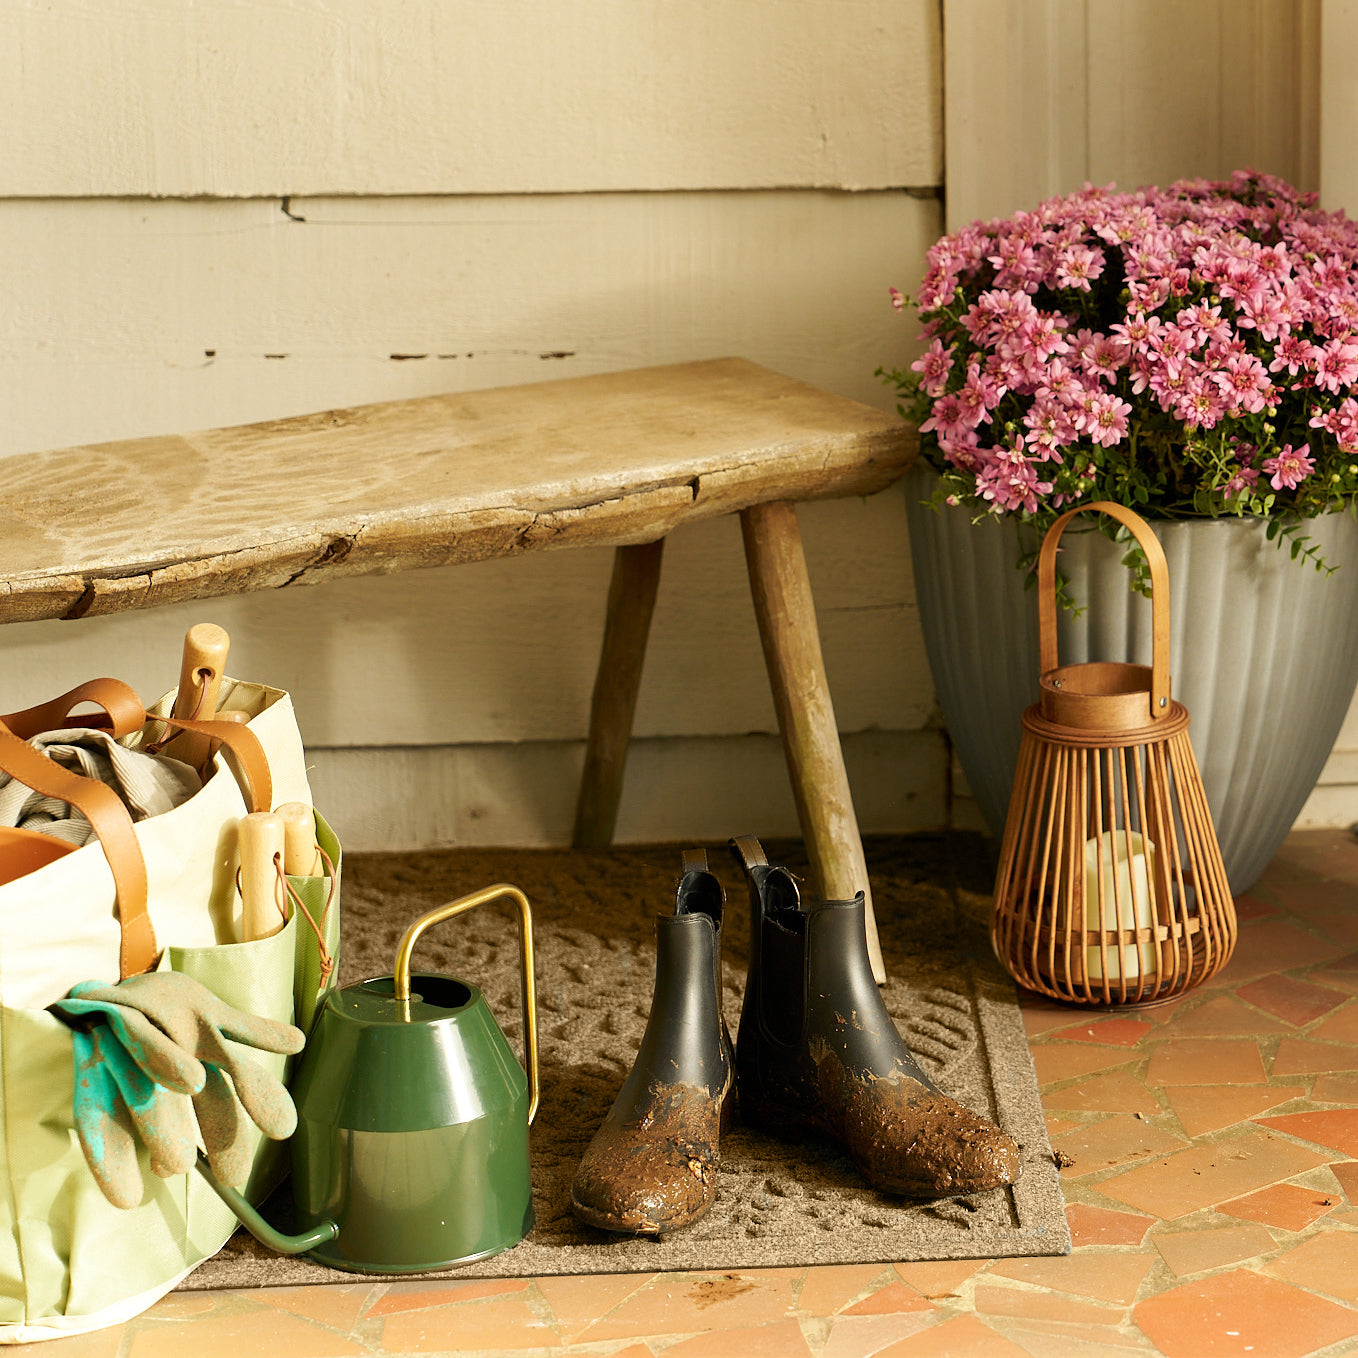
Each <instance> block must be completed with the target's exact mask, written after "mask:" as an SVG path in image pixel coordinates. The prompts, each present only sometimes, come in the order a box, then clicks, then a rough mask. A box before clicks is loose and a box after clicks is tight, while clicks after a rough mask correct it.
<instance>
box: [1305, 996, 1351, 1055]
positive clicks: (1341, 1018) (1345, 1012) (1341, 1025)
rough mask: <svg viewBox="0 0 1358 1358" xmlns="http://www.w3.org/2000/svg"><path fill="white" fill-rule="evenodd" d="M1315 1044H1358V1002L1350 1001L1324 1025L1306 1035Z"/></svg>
mask: <svg viewBox="0 0 1358 1358" xmlns="http://www.w3.org/2000/svg"><path fill="white" fill-rule="evenodd" d="M1306 1036H1307V1037H1309V1038H1310V1039H1311V1040H1312V1041H1313V1042H1351V1043H1355V1044H1358V1000H1350V1001H1349V1002H1348V1003H1347V1004H1346V1005H1344V1007H1343V1008H1342V1009H1338V1010H1336V1011H1335V1012H1334V1013H1333V1014H1331V1015H1330V1017H1329V1018H1327V1019H1326V1020H1325V1022H1324V1023H1322V1024H1320V1025H1318V1026H1317V1027H1315V1028H1312V1029H1311V1031H1310V1032H1309V1033H1307V1034H1306Z"/></svg>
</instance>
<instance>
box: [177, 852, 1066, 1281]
mask: <svg viewBox="0 0 1358 1358" xmlns="http://www.w3.org/2000/svg"><path fill="white" fill-rule="evenodd" d="M765 848H766V849H767V850H768V852H769V858H770V861H771V862H775V863H778V862H781V863H785V864H787V865H788V866H790V867H792V868H793V870H794V871H797V872H798V873H799V875H804V874H805V863H806V858H805V855H804V853H803V852H802V848H801V845H800V844H797V843H795V842H787V841H780V842H769V843H767V844H766V845H765ZM865 848H866V850H867V856H868V865H869V873H870V877H871V881H872V886H873V898H874V906H875V909H876V912H877V919H878V927H879V931H880V936H881V941H882V951H883V955H884V957H885V960H886V965H887V969H888V972H889V980H888V983H887V986H886V988H885V991H884V995H885V999H886V1003H887V1007H888V1009H889V1010H890V1011H891V1014H892V1017H893V1018H894V1019H895V1020H896V1023H897V1025H898V1026H899V1027H900V1029H901V1031H902V1032H903V1033H904V1034H905V1035H906V1038H907V1040H908V1041H909V1043H910V1045H911V1047H912V1048H913V1050H914V1052H915V1054H916V1055H917V1056H918V1057H919V1059H920V1061H921V1063H922V1064H923V1065H924V1067H925V1069H926V1070H928V1071H929V1073H930V1075H931V1076H933V1078H934V1079H935V1081H936V1083H937V1084H938V1085H939V1087H940V1088H941V1089H942V1090H943V1091H944V1092H945V1093H947V1094H951V1095H952V1096H953V1097H954V1098H957V1099H959V1100H961V1102H963V1103H964V1104H966V1105H967V1106H968V1107H970V1108H972V1109H975V1110H976V1111H977V1112H981V1113H984V1114H986V1115H987V1116H989V1117H990V1118H991V1119H993V1120H994V1121H996V1122H998V1123H999V1125H1000V1126H1002V1127H1003V1128H1004V1129H1005V1130H1006V1131H1008V1132H1009V1133H1010V1134H1011V1135H1012V1136H1013V1137H1014V1138H1015V1140H1016V1141H1018V1142H1019V1143H1020V1145H1021V1146H1022V1147H1023V1174H1022V1177H1021V1178H1020V1180H1019V1182H1018V1183H1017V1185H1015V1186H1014V1187H1013V1188H1010V1189H996V1190H992V1191H990V1192H986V1193H979V1194H975V1195H973V1196H970V1197H959V1198H952V1199H947V1200H944V1201H940V1202H933V1203H920V1202H909V1201H905V1200H902V1199H899V1198H892V1197H887V1196H885V1195H883V1194H880V1193H877V1192H874V1191H873V1190H872V1189H870V1188H868V1187H867V1186H866V1185H865V1184H864V1183H863V1182H862V1180H861V1179H859V1177H858V1175H857V1173H856V1172H855V1171H854V1168H853V1165H852V1163H851V1162H850V1161H849V1159H848V1158H847V1157H846V1156H844V1155H842V1154H841V1153H839V1152H838V1151H836V1150H835V1149H834V1148H833V1147H832V1146H829V1145H827V1144H825V1143H823V1142H811V1141H792V1140H789V1141H784V1140H780V1139H776V1138H773V1137H770V1136H767V1135H764V1134H762V1133H759V1132H755V1131H753V1130H752V1129H750V1128H748V1127H745V1126H742V1125H740V1124H739V1123H737V1125H736V1127H735V1128H734V1129H733V1130H732V1131H731V1132H729V1133H728V1134H727V1136H725V1137H724V1138H723V1139H722V1145H721V1155H722V1164H721V1171H720V1178H719V1180H718V1184H719V1191H718V1196H717V1201H716V1203H715V1204H714V1205H713V1207H712V1209H711V1211H710V1212H709V1213H708V1214H707V1216H706V1217H704V1218H703V1219H701V1220H700V1221H698V1222H697V1223H695V1224H694V1225H693V1226H691V1227H689V1228H688V1229H686V1230H683V1231H679V1232H675V1233H674V1234H672V1235H667V1236H664V1237H662V1238H660V1239H659V1240H655V1239H629V1238H615V1237H613V1236H610V1235H608V1234H607V1233H605V1232H602V1231H596V1230H593V1229H592V1228H590V1227H587V1226H584V1225H582V1224H581V1223H579V1222H578V1221H576V1219H575V1218H574V1217H573V1216H572V1215H571V1213H570V1209H569V1205H568V1204H569V1196H570V1184H571V1179H572V1177H573V1176H574V1174H575V1170H576V1167H577V1165H578V1164H579V1162H580V1157H581V1156H582V1155H583V1154H584V1150H585V1147H586V1146H587V1145H588V1144H589V1140H590V1138H591V1137H592V1136H593V1134H594V1131H595V1129H596V1127H597V1126H598V1124H599V1123H600V1122H601V1121H602V1120H603V1117H604V1114H605V1113H606V1112H607V1111H608V1109H609V1107H610V1106H611V1105H612V1102H613V1098H614V1096H615V1094H616V1093H617V1091H618V1089H619V1088H620V1087H621V1085H622V1081H623V1079H624V1078H625V1077H626V1075H627V1072H628V1070H629V1069H630V1068H631V1063H632V1058H633V1056H634V1054H635V1052H636V1049H637V1046H638V1044H639V1043H640V1040H641V1035H642V1032H643V1030H644V1028H645V1026H646V1019H647V1016H648V1014H649V1012H650V1003H651V990H652V985H653V982H654V975H655V952H654V946H655V945H654V925H653V922H652V921H653V919H654V917H655V915H656V914H658V913H661V912H668V911H669V910H670V909H671V908H672V905H673V900H674V887H675V884H676V882H677V880H678V873H679V854H680V850H679V848H678V847H674V846H668V845H666V846H661V847H639V848H625V849H613V850H604V851H594V852H583V851H575V850H564V849H562V850H555V849H534V850H514V849H501V850H490V849H455V850H448V851H443V852H434V853H421V854H355V855H353V856H352V857H351V858H347V859H346V861H345V867H344V901H343V904H344V921H343V940H344V943H343V953H344V955H343V961H342V965H341V979H342V981H343V983H344V984H348V983H350V982H352V981H356V980H361V979H364V978H366V977H369V976H379V975H387V974H389V973H390V972H391V970H392V967H393V958H394V954H395V950H396V944H397V940H398V939H399V938H400V936H401V933H402V932H403V931H404V929H405V927H406V925H407V924H408V923H409V922H410V921H411V920H413V919H415V918H416V917H417V916H418V915H420V914H422V913H424V912H425V911H427V910H429V909H431V908H433V907H434V906H437V905H441V904H442V903H443V902H445V901H448V900H451V899H453V898H454V897H457V896H460V895H463V894H465V893H467V892H469V891H474V890H477V889H479V888H480V887H483V886H488V885H490V884H491V883H493V882H511V883H513V884H514V885H516V886H518V887H520V888H521V889H522V890H523V891H524V892H525V893H526V894H527V896H528V898H529V900H530V901H531V902H532V905H533V911H534V934H535V942H536V952H537V965H536V976H537V992H538V1010H539V1013H538V1025H539V1041H540V1049H541V1050H540V1060H541V1075H542V1103H541V1107H540V1108H539V1110H538V1115H537V1119H536V1121H535V1122H534V1125H533V1131H532V1156H533V1200H534V1206H535V1210H536V1213H537V1227H536V1229H535V1230H534V1231H533V1232H532V1234H531V1235H529V1236H528V1238H527V1239H526V1240H524V1241H523V1242H522V1243H521V1244H520V1245H518V1246H517V1247H516V1248H514V1249H512V1250H509V1251H507V1252H506V1253H504V1254H501V1255H498V1256H496V1257H495V1258H493V1259H488V1260H484V1261H482V1262H481V1263H479V1264H473V1265H470V1266H468V1267H465V1268H462V1269H458V1270H457V1271H456V1276H459V1277H510V1276H539V1275H545V1274H560V1273H625V1272H633V1271H644V1272H652V1271H670V1270H688V1269H736V1268H755V1267H775V1266H783V1267H787V1266H805V1265H811V1264H845V1263H879V1262H880V1263H886V1262H902V1261H906V1260H917V1259H973V1258H996V1257H1001V1256H1013V1255H1037V1254H1064V1253H1066V1252H1068V1251H1069V1249H1070V1234H1069V1230H1068V1228H1067V1225H1066V1218H1065V1212H1064V1209H1063V1203H1062V1197H1061V1188H1060V1183H1059V1180H1058V1177H1057V1171H1056V1167H1055V1165H1054V1164H1053V1162H1052V1155H1051V1147H1050V1145H1049V1143H1048V1140H1047V1131H1046V1125H1045V1123H1044V1121H1043V1117H1042V1106H1041V1103H1040V1100H1039V1098H1038V1091H1037V1082H1036V1079H1035V1077H1034V1073H1033V1064H1032V1059H1031V1057H1030V1056H1029V1052H1028V1043H1027V1041H1026V1039H1025V1037H1024V1029H1023V1023H1022V1019H1021V1017H1020V1014H1019V1009H1018V1004H1017V1001H1016V997H1015V992H1014V987H1013V984H1012V982H1011V981H1010V980H1009V978H1008V976H1007V975H1006V974H1005V973H1004V972H1003V970H1001V968H1000V967H999V965H998V963H997V962H996V961H995V959H994V956H993V954H992V953H991V950H990V944H989V939H988V935H987V928H988V911H989V904H990V897H989V892H990V887H991V882H992V880H993V879H992V873H993V865H994V848H993V845H992V843H991V842H990V841H988V840H985V839H983V838H981V837H980V836H977V835H961V834H951V835H932V836H892V837H870V838H869V839H868V840H867V841H866V843H865ZM708 854H709V861H710V866H711V867H712V868H713V870H714V871H715V872H716V873H717V875H718V876H719V877H720V878H721V880H722V882H723V883H724V885H725V886H726V925H725V931H724V957H723V966H722V971H723V989H724V997H723V998H724V1003H725V1009H726V1016H727V1021H728V1023H729V1024H730V1027H731V1031H732V1032H733V1033H734V1032H735V1031H736V1027H737V1021H738V1019H739V1015H740V999H741V994H742V990H743V986H744V979H745V966H746V960H747V957H748V946H749V906H748V895H747V892H746V889H745V886H744V878H743V876H742V874H741V872H740V870H739V868H738V867H737V866H736V864H735V862H734V861H733V860H732V859H731V858H730V856H729V854H728V852H727V850H726V849H725V848H724V847H721V848H709V851H708ZM515 918H516V916H515V914H514V912H513V909H512V907H510V906H509V905H508V904H504V905H493V906H485V907H483V908H481V909H479V910H474V911H472V912H470V913H469V914H467V915H463V916H460V917H459V918H457V919H455V920H452V921H449V922H447V923H445V924H442V925H439V926H437V927H435V928H434V929H432V930H430V931H429V932H428V933H427V934H425V936H424V938H423V939H422V940H421V943H420V945H419V947H418V949H417V951H416V955H415V959H414V969H415V970H416V971H436V972H445V973H448V974H451V975H453V976H456V977H458V978H460V979H462V980H464V981H468V982H471V983H472V984H474V985H477V986H480V987H481V989H482V990H483V991H484V992H485V995H486V998H487V1001H488V1003H489V1004H490V1007H491V1009H492V1011H493V1012H494V1014H495V1015H496V1018H497V1019H498V1021H499V1022H500V1025H501V1027H502V1028H503V1029H504V1030H505V1033H506V1035H507V1036H508V1038H509V1040H510V1043H511V1045H513V1047H514V1048H515V1050H516V1051H522V1047H521V1045H520V1035H521V1028H522V1025H521V1021H520V1018H519V1012H518V1009H519V980H518V971H517V967H518V953H517V949H518V936H517V929H516V924H515ZM287 1209H288V1200H287V1190H286V1185H285V1187H284V1189H283V1190H282V1191H281V1192H280V1193H279V1194H276V1195H275V1199H274V1201H273V1202H272V1203H270V1204H269V1205H268V1207H267V1209H266V1214H268V1215H270V1216H271V1219H273V1220H275V1221H276V1222H277V1224H278V1225H280V1226H282V1227H285V1228H287V1227H288V1225H289V1223H288V1222H287V1220H286V1217H287ZM404 1276H406V1277H410V1276H412V1275H408V1274H407V1275H404ZM413 1276H420V1275H413ZM444 1276H447V1275H444ZM352 1280H353V1275H352V1274H346V1273H339V1272H336V1271H334V1270H331V1269H328V1268H325V1267H323V1266H322V1265H320V1264H316V1263H313V1262H311V1261H310V1260H307V1259H304V1258H303V1259H298V1258H282V1257H280V1256H278V1255H275V1254H273V1253H271V1252H270V1251H268V1250H266V1249H265V1248H264V1247H263V1246H261V1245H259V1244H257V1243H256V1242H255V1241H254V1240H253V1239H252V1238H251V1237H250V1236H248V1235H246V1234H245V1233H244V1232H243V1231H240V1232H237V1234H236V1235H235V1237H233V1239H232V1240H231V1241H230V1242H229V1243H228V1244H227V1246H226V1248H225V1249H223V1250H222V1251H221V1253H220V1254H218V1255H217V1256H216V1257H215V1258H213V1259H210V1260H208V1261H207V1262H206V1263H204V1264H203V1265H202V1266H201V1267H200V1268H199V1269H198V1270H197V1271H196V1272H194V1273H193V1274H191V1275H190V1276H189V1277H188V1278H187V1279H186V1280H185V1282H184V1283H183V1284H182V1286H184V1287H186V1288H223V1287H268V1286H283V1285H288V1284H299V1283H325V1282H335V1283H340V1282H345V1281H352Z"/></svg>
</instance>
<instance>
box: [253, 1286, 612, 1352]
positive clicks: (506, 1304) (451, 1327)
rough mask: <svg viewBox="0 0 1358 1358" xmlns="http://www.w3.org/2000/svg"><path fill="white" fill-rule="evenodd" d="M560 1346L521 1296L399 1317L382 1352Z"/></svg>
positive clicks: (389, 1321) (387, 1329)
mask: <svg viewBox="0 0 1358 1358" xmlns="http://www.w3.org/2000/svg"><path fill="white" fill-rule="evenodd" d="M628 1337H629V1338H630V1337H631V1336H628ZM560 1346H561V1336H560V1334H559V1333H558V1332H557V1329H556V1327H555V1326H552V1325H548V1324H546V1323H545V1322H544V1321H543V1320H542V1319H541V1317H539V1316H538V1314H537V1312H535V1311H534V1310H533V1309H532V1308H531V1307H529V1306H527V1305H525V1304H524V1302H523V1301H521V1300H520V1299H519V1297H517V1296H503V1297H489V1298H487V1299H486V1300H484V1301H466V1302H459V1303H454V1304H453V1305H451V1306H433V1307H425V1308H422V1309H420V1310H415V1311H400V1312H398V1313H397V1314H395V1315H389V1316H387V1317H386V1319H385V1320H383V1322H382V1348H383V1350H384V1351H386V1352H388V1353H442V1352H444V1351H445V1350H447V1349H546V1348H559V1347H560ZM259 1352H262V1353H280V1354H288V1355H289V1358H291V1354H292V1350H291V1349H290V1347H288V1346H286V1345H283V1344H279V1345H278V1346H277V1347H275V1348H271V1349H261V1350H259ZM237 1358H239V1356H238V1355H237Z"/></svg>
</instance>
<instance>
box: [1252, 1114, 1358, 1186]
mask: <svg viewBox="0 0 1358 1358" xmlns="http://www.w3.org/2000/svg"><path fill="white" fill-rule="evenodd" d="M1255 1121H1256V1122H1257V1123H1258V1124H1259V1125H1260V1126H1261V1127H1272V1128H1274V1129H1276V1130H1277V1131H1280V1132H1286V1133H1287V1134H1288V1135H1289V1136H1296V1137H1300V1138H1301V1139H1302V1140H1303V1141H1314V1142H1315V1143H1316V1144H1317V1145H1320V1146H1329V1147H1330V1148H1331V1149H1332V1150H1337V1151H1342V1152H1343V1153H1344V1154H1345V1155H1347V1156H1350V1157H1352V1158H1354V1159H1358V1108H1322V1109H1317V1110H1316V1111H1315V1112H1313V1113H1281V1114H1279V1115H1278V1116H1277V1117H1271V1118H1256V1119H1255ZM1283 1177H1285V1178H1290V1177H1291V1176H1290V1175H1285V1176H1283Z"/></svg>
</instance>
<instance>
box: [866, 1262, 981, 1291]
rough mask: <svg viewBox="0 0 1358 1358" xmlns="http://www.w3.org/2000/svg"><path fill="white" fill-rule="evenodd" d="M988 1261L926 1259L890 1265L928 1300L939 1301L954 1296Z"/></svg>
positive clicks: (904, 1280)
mask: <svg viewBox="0 0 1358 1358" xmlns="http://www.w3.org/2000/svg"><path fill="white" fill-rule="evenodd" d="M989 1262H990V1261H989V1260H988V1259H937V1260H930V1259H926V1260H921V1261H920V1262H919V1263H917V1264H892V1266H891V1267H892V1268H893V1269H894V1270H895V1271H896V1274H897V1276H898V1277H899V1278H900V1279H901V1281H902V1282H905V1283H909V1285H910V1286H911V1287H913V1288H914V1289H915V1291H916V1292H918V1293H919V1294H920V1295H921V1296H923V1297H927V1298H928V1299H929V1300H930V1301H941V1300H943V1299H944V1298H949V1297H955V1296H956V1295H957V1290H958V1288H960V1287H961V1286H962V1284H963V1283H965V1282H966V1281H967V1279H968V1278H970V1277H971V1276H972V1274H973V1273H975V1272H977V1271H978V1270H979V1269H983V1268H985V1266H986V1265H987V1264H988V1263H989Z"/></svg>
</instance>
